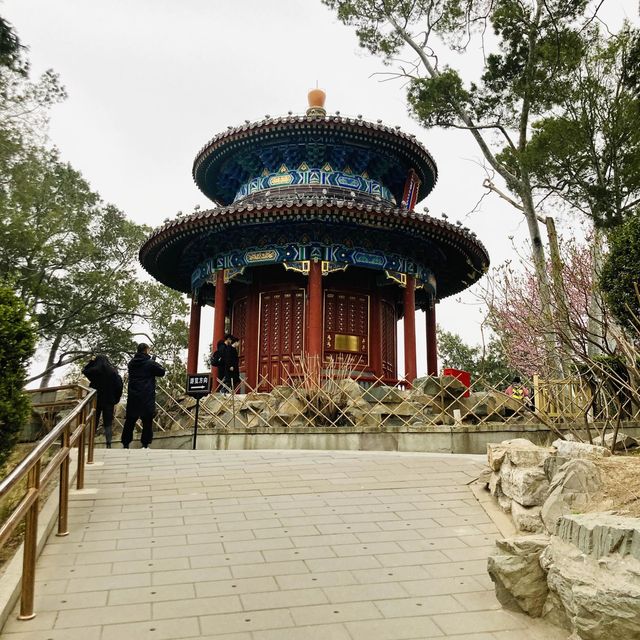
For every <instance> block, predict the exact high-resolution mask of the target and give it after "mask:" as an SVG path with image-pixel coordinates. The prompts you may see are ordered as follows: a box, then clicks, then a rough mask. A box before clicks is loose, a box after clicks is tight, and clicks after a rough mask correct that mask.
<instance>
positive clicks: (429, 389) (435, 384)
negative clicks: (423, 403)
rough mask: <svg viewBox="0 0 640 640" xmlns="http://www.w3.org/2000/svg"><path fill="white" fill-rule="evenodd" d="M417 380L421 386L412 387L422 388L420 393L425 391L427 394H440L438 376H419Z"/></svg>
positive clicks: (440, 385) (440, 388) (440, 386)
mask: <svg viewBox="0 0 640 640" xmlns="http://www.w3.org/2000/svg"><path fill="white" fill-rule="evenodd" d="M419 380H421V381H422V382H421V386H420V387H414V388H416V389H417V388H420V389H421V390H422V393H425V394H426V395H428V396H438V395H440V392H441V391H442V384H441V382H440V378H438V377H436V376H426V377H425V378H419Z"/></svg>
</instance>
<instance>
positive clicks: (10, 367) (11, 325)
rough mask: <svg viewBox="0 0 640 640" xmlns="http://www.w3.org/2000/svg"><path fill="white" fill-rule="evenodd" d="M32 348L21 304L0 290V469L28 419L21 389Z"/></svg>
mask: <svg viewBox="0 0 640 640" xmlns="http://www.w3.org/2000/svg"><path fill="white" fill-rule="evenodd" d="M34 346H35V334H34V331H33V328H32V326H31V323H30V322H29V321H28V320H27V319H26V309H25V306H24V304H23V303H22V302H21V301H20V299H19V298H17V297H16V296H15V294H14V293H13V292H12V291H11V289H10V288H9V287H6V286H0V468H2V466H3V465H4V463H5V462H6V460H7V458H8V457H9V455H10V453H11V451H12V449H13V447H14V446H15V444H16V442H17V440H18V437H19V434H20V431H21V429H22V427H23V426H24V425H25V423H26V422H27V420H28V419H29V413H30V404H29V399H28V398H27V395H26V394H25V393H24V391H23V387H24V381H25V377H26V366H27V363H28V362H29V359H30V358H31V356H32V355H33V350H34Z"/></svg>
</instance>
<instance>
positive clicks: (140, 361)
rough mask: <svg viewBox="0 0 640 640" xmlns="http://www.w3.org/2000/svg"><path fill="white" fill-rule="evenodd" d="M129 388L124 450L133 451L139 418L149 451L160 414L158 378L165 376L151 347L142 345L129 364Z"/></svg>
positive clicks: (143, 440)
mask: <svg viewBox="0 0 640 640" xmlns="http://www.w3.org/2000/svg"><path fill="white" fill-rule="evenodd" d="M128 369H129V384H128V386H127V412H126V416H125V419H124V427H123V429H122V446H123V447H124V448H125V449H128V448H129V444H130V443H131V440H133V428H134V427H135V424H136V422H137V421H138V418H139V419H140V420H142V437H141V438H140V442H141V443H142V446H143V447H144V448H145V449H147V448H148V447H149V445H150V444H151V441H152V440H153V415H154V414H155V412H156V378H160V377H162V376H163V375H164V374H165V371H164V368H163V367H161V366H160V365H159V364H158V363H157V362H156V357H155V356H153V357H151V356H150V355H149V345H148V344H144V342H142V343H140V344H139V345H138V350H137V352H136V355H135V356H133V358H132V359H131V360H130V361H129V365H128Z"/></svg>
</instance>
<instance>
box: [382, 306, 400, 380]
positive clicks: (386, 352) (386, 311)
mask: <svg viewBox="0 0 640 640" xmlns="http://www.w3.org/2000/svg"><path fill="white" fill-rule="evenodd" d="M380 316H381V317H380V337H381V338H382V375H383V377H385V378H395V377H396V328H397V327H396V324H397V320H396V312H395V309H394V308H393V305H392V304H390V303H388V302H386V301H384V300H383V301H381V303H380Z"/></svg>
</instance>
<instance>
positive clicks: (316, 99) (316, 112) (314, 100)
mask: <svg viewBox="0 0 640 640" xmlns="http://www.w3.org/2000/svg"><path fill="white" fill-rule="evenodd" d="M326 97H327V94H326V93H325V92H324V91H323V90H322V89H318V87H316V88H315V89H311V91H309V93H308V95H307V98H308V100H309V108H308V109H307V115H308V116H326V115H327V112H326V110H325V108H324V101H325V98H326Z"/></svg>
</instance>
